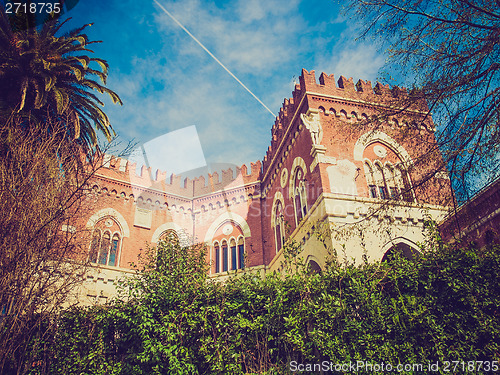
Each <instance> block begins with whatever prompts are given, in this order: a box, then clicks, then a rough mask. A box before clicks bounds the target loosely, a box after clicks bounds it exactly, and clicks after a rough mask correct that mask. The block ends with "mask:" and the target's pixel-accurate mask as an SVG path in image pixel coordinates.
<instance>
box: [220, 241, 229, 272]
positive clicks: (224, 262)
mask: <svg viewBox="0 0 500 375" xmlns="http://www.w3.org/2000/svg"><path fill="white" fill-rule="evenodd" d="M228 255H229V254H228V250H227V241H223V242H222V272H226V271H227V269H228V267H227V266H228V261H229V259H228V258H229V256H228Z"/></svg>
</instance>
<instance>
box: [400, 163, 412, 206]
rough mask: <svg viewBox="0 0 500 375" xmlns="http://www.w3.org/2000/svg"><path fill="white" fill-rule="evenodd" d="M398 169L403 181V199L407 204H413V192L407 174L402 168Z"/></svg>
mask: <svg viewBox="0 0 500 375" xmlns="http://www.w3.org/2000/svg"><path fill="white" fill-rule="evenodd" d="M399 169H400V171H401V177H402V179H403V185H404V191H403V199H404V200H405V201H407V202H413V201H414V200H415V199H414V197H413V191H412V189H411V185H410V179H409V178H408V173H407V172H406V171H405V170H404V169H403V168H402V167H400V168H399Z"/></svg>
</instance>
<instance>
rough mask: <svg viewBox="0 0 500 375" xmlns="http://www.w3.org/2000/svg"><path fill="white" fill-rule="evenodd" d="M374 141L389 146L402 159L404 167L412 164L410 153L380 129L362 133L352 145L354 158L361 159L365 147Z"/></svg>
mask: <svg viewBox="0 0 500 375" xmlns="http://www.w3.org/2000/svg"><path fill="white" fill-rule="evenodd" d="M374 142H380V143H383V144H385V145H386V146H387V147H389V148H391V149H392V150H393V151H394V152H396V154H397V155H398V156H399V157H400V158H401V159H402V161H403V164H404V166H405V168H406V169H409V168H410V167H411V166H413V160H412V159H411V157H410V154H408V152H407V151H406V150H405V149H404V147H402V146H401V145H400V144H399V143H398V142H396V141H395V140H394V139H392V138H391V137H390V136H388V135H387V134H385V133H384V132H381V131H380V130H375V131H369V132H367V133H365V134H363V135H362V136H361V137H359V139H358V140H357V142H356V144H355V145H354V160H356V161H363V152H364V151H365V148H366V147H368V146H369V145H370V144H372V143H374Z"/></svg>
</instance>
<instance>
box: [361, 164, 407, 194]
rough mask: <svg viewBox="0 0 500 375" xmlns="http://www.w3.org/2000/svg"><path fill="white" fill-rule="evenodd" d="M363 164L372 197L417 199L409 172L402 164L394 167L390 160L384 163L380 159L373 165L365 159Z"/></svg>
mask: <svg viewBox="0 0 500 375" xmlns="http://www.w3.org/2000/svg"><path fill="white" fill-rule="evenodd" d="M363 165H364V169H365V176H366V182H367V184H368V194H369V196H370V198H381V199H395V200H401V199H403V200H405V201H407V202H414V201H415V198H414V195H413V190H412V188H411V184H410V180H409V177H408V173H407V172H406V170H405V169H404V168H403V167H402V166H401V165H398V166H396V167H394V166H393V165H392V164H391V163H390V162H387V163H386V164H385V165H382V163H381V162H380V161H379V160H375V161H374V163H373V165H372V164H371V162H370V161H368V160H365V163H364V164H363Z"/></svg>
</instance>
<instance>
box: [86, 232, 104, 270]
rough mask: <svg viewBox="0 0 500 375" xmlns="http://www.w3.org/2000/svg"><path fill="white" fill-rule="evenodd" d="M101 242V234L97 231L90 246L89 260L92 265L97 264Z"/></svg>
mask: <svg viewBox="0 0 500 375" xmlns="http://www.w3.org/2000/svg"><path fill="white" fill-rule="evenodd" d="M100 242H101V232H100V231H99V230H98V229H96V230H95V231H94V235H93V236H92V244H91V245H90V256H89V260H90V262H92V263H97V256H98V255H99V245H100Z"/></svg>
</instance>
